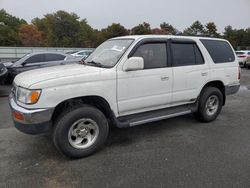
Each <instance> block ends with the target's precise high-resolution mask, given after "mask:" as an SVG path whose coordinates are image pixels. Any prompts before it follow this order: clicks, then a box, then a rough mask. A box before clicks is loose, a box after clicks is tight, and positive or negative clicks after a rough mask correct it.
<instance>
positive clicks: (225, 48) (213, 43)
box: [201, 39, 235, 63]
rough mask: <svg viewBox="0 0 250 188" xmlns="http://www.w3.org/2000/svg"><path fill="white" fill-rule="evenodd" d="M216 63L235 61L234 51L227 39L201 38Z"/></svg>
mask: <svg viewBox="0 0 250 188" xmlns="http://www.w3.org/2000/svg"><path fill="white" fill-rule="evenodd" d="M201 42H202V44H203V45H204V46H205V47H206V49H207V51H208V52H209V54H210V56H211V57H212V59H213V61H214V63H229V62H234V61H235V56H234V52H233V50H232V48H231V46H230V45H229V44H228V43H227V42H226V41H218V40H206V39H201Z"/></svg>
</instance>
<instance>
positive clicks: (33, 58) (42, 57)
mask: <svg viewBox="0 0 250 188" xmlns="http://www.w3.org/2000/svg"><path fill="white" fill-rule="evenodd" d="M40 62H45V55H44V54H37V55H33V56H31V57H30V58H28V59H26V61H25V63H27V64H29V63H40Z"/></svg>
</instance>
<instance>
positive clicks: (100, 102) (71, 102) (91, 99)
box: [52, 96, 113, 121]
mask: <svg viewBox="0 0 250 188" xmlns="http://www.w3.org/2000/svg"><path fill="white" fill-rule="evenodd" d="M82 104H88V105H91V106H94V107H96V108H98V109H99V110H100V111H101V112H102V113H103V114H104V115H105V116H106V118H107V119H112V115H113V112H112V110H111V108H110V105H109V103H108V102H107V101H106V100H105V99H104V98H102V97H100V96H85V97H77V98H72V99H68V100H65V101H63V102H61V103H60V104H58V105H57V106H56V107H55V110H54V113H53V115H52V121H55V120H56V118H57V117H58V116H59V115H60V114H61V113H62V112H63V111H64V110H66V109H68V108H72V107H75V106H81V105H82Z"/></svg>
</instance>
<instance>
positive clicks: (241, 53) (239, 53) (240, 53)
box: [236, 52, 245, 55]
mask: <svg viewBox="0 0 250 188" xmlns="http://www.w3.org/2000/svg"><path fill="white" fill-rule="evenodd" d="M236 54H237V55H244V54H245V53H244V52H236Z"/></svg>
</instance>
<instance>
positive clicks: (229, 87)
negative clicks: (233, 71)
mask: <svg viewBox="0 0 250 188" xmlns="http://www.w3.org/2000/svg"><path fill="white" fill-rule="evenodd" d="M239 89H240V83H237V84H233V85H227V86H225V93H226V95H233V94H235V93H237V92H238V91H239Z"/></svg>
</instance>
